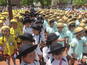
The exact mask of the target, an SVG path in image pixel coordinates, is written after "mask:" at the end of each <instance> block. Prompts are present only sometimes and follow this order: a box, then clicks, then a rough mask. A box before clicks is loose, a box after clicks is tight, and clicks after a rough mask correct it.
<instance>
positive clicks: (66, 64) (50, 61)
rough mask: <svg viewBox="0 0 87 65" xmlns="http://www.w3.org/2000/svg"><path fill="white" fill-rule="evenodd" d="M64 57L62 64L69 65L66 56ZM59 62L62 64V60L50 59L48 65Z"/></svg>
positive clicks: (54, 64)
mask: <svg viewBox="0 0 87 65" xmlns="http://www.w3.org/2000/svg"><path fill="white" fill-rule="evenodd" d="M63 59H64V60H62V64H61V65H68V62H67V60H66V59H65V58H63ZM59 64H60V60H56V59H54V60H53V61H52V60H49V61H48V64H47V65H59Z"/></svg>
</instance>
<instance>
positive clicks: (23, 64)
mask: <svg viewBox="0 0 87 65" xmlns="http://www.w3.org/2000/svg"><path fill="white" fill-rule="evenodd" d="M20 65H40V64H39V62H38V61H34V62H33V63H31V64H27V63H25V62H23V61H22V63H21V64H20Z"/></svg>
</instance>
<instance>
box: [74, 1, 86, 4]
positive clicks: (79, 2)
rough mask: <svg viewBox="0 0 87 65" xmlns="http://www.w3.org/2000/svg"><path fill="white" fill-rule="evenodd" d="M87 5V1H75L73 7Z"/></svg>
mask: <svg viewBox="0 0 87 65" xmlns="http://www.w3.org/2000/svg"><path fill="white" fill-rule="evenodd" d="M86 3H87V0H73V5H84V4H86Z"/></svg>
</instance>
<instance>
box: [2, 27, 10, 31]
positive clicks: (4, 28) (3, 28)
mask: <svg viewBox="0 0 87 65" xmlns="http://www.w3.org/2000/svg"><path fill="white" fill-rule="evenodd" d="M6 29H10V27H9V26H2V27H1V31H2V30H6Z"/></svg>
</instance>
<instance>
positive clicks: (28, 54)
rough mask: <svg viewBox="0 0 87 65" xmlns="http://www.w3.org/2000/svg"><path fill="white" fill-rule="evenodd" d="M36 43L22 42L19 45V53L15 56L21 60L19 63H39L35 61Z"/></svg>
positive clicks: (28, 64) (33, 64) (35, 64)
mask: <svg viewBox="0 0 87 65" xmlns="http://www.w3.org/2000/svg"><path fill="white" fill-rule="evenodd" d="M36 48H37V45H32V44H24V45H23V46H21V48H20V50H19V55H18V56H17V58H19V59H20V60H21V65H39V63H38V62H37V61H35V57H36V56H35V51H34V50H35V49H36Z"/></svg>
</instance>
